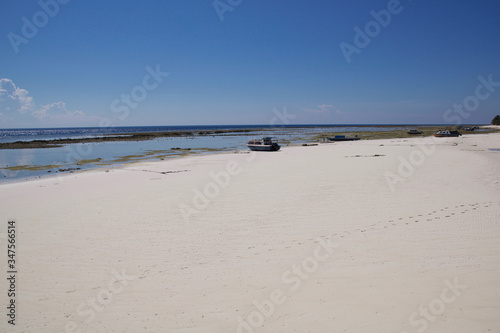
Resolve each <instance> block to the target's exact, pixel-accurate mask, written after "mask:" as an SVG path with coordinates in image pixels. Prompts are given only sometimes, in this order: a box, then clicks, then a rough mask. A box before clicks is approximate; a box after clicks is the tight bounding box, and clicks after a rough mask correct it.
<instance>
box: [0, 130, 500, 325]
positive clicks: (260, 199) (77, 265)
mask: <svg viewBox="0 0 500 333" xmlns="http://www.w3.org/2000/svg"><path fill="white" fill-rule="evenodd" d="M490 148H500V134H488V135H474V136H468V135H464V136H463V137H460V138H441V139H434V138H430V137H429V138H424V139H392V140H373V141H358V142H343V143H334V144H333V143H331V144H320V145H318V146H311V147H289V148H287V147H285V148H283V149H282V150H281V151H280V152H277V153H249V152H240V153H231V154H228V153H224V154H215V155H209V156H193V157H186V158H180V159H176V160H169V161H161V162H150V163H141V164H134V165H129V166H127V167H125V168H120V169H111V170H110V171H109V172H105V171H104V170H97V171H91V172H84V173H77V174H70V175H64V176H61V177H59V178H50V179H41V180H34V181H29V182H22V183H15V184H4V185H0V221H1V226H2V227H1V229H0V247H1V251H0V253H2V259H1V262H2V264H1V267H2V271H4V275H3V276H6V275H7V273H6V272H7V270H8V268H7V259H8V258H7V250H6V248H7V222H8V221H9V220H15V222H16V231H17V233H16V246H17V247H16V267H15V268H16V270H17V273H16V277H15V289H16V297H15V302H16V303H15V305H16V308H15V314H16V319H15V323H16V325H15V326H12V325H10V324H8V320H10V319H9V317H8V316H6V315H5V314H6V312H7V311H10V310H6V307H7V306H8V305H9V301H10V300H11V299H12V297H8V295H7V290H8V289H9V283H10V282H9V281H8V280H7V279H5V278H2V279H0V281H1V282H0V290H2V292H0V306H1V308H2V309H3V310H2V311H0V313H2V316H1V317H2V318H1V319H0V331H1V332H176V333H177V332H360V333H361V332H363V333H364V332H384V333H387V332H396V333H402V332H407V333H411V332H424V331H425V332H464V333H465V332H467V333H469V332H499V331H500V319H498V313H500V223H499V221H500V183H499V181H500V168H499V165H500V151H495V150H490ZM7 277H8V275H7Z"/></svg>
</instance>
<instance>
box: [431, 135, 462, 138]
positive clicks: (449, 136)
mask: <svg viewBox="0 0 500 333" xmlns="http://www.w3.org/2000/svg"><path fill="white" fill-rule="evenodd" d="M434 136H435V137H436V138H458V137H459V136H460V134H434Z"/></svg>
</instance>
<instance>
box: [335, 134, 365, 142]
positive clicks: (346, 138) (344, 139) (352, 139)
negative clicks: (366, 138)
mask: <svg viewBox="0 0 500 333" xmlns="http://www.w3.org/2000/svg"><path fill="white" fill-rule="evenodd" d="M359 139H360V138H358V137H348V136H345V135H335V136H334V137H333V138H328V141H356V140H359Z"/></svg>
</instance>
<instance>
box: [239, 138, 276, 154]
mask: <svg viewBox="0 0 500 333" xmlns="http://www.w3.org/2000/svg"><path fill="white" fill-rule="evenodd" d="M273 139H275V138H272V137H265V138H262V139H255V140H250V141H248V142H247V147H248V148H250V150H253V151H278V150H280V148H281V147H280V145H279V144H278V143H276V140H274V141H273Z"/></svg>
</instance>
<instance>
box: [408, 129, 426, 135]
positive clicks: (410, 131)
mask: <svg viewBox="0 0 500 333" xmlns="http://www.w3.org/2000/svg"><path fill="white" fill-rule="evenodd" d="M407 133H408V134H423V133H424V132H422V131H419V130H416V129H411V130H409V131H408V132H407Z"/></svg>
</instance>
